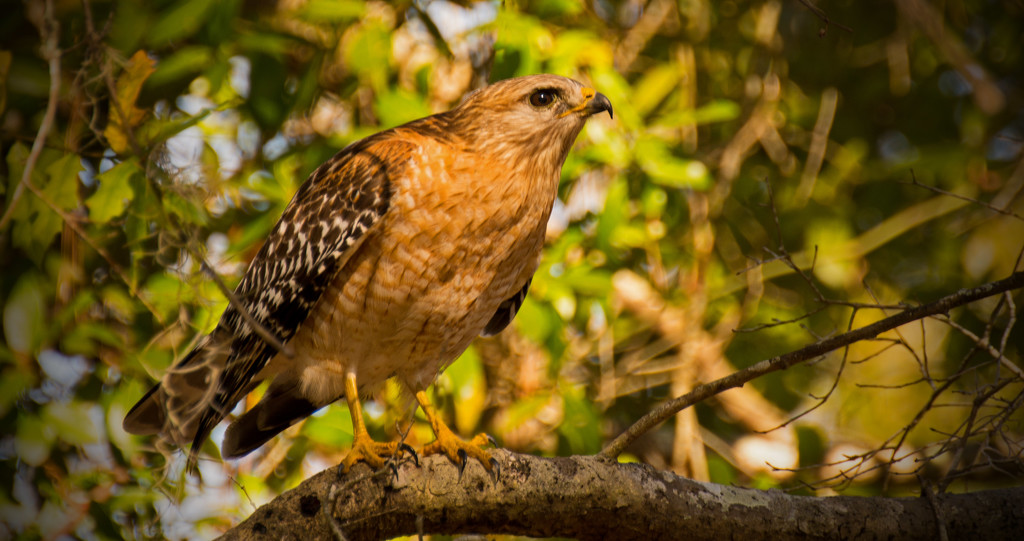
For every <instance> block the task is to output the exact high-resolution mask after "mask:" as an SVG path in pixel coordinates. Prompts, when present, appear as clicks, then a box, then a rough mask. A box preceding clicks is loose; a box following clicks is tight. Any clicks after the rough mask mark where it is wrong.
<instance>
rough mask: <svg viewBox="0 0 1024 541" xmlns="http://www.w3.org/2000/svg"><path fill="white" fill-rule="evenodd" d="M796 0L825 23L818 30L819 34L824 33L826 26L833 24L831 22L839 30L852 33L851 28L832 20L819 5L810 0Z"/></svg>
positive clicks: (822, 34)
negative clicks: (823, 26)
mask: <svg viewBox="0 0 1024 541" xmlns="http://www.w3.org/2000/svg"><path fill="white" fill-rule="evenodd" d="M797 1H798V2H800V3H801V4H803V5H804V7H806V8H807V9H808V10H809V11H810V12H811V13H813V14H815V15H816V16H817V17H818V18H819V19H821V22H823V23H825V28H822V29H821V31H820V32H819V36H824V35H825V31H826V30H827V29H828V27H829V26H830V25H833V24H834V25H836V28H839V29H840V30H846V31H847V32H849V33H851V34H852V33H853V29H852V28H850V27H849V26H846V25H842V24H839V23H837V22H833V21H832V19H831V18H830V17H829V16H828V13H825V10H823V9H821V8H820V7H818V6H816V5H814V4H812V3H811V2H810V0H797Z"/></svg>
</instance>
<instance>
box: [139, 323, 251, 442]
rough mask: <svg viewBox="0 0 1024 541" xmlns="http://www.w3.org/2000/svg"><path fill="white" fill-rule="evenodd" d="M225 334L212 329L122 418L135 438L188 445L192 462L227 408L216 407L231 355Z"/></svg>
mask: <svg viewBox="0 0 1024 541" xmlns="http://www.w3.org/2000/svg"><path fill="white" fill-rule="evenodd" d="M224 334H225V331H223V330H221V329H217V330H215V331H214V332H213V333H212V334H210V335H209V336H206V337H204V338H203V339H202V341H200V343H199V344H198V345H196V347H195V349H193V350H192V351H191V352H190V353H189V354H188V355H187V356H185V358H184V359H182V360H181V361H180V362H178V363H177V364H176V365H175V366H174V367H172V368H171V369H170V370H168V371H167V373H166V374H165V375H164V377H163V379H162V380H161V381H160V383H157V384H156V385H155V386H153V388H152V389H150V390H149V392H148V393H146V395H145V396H143V397H142V399H141V400H139V402H138V403H137V404H135V406H134V407H133V408H132V409H131V410H130V411H129V412H128V414H127V415H125V418H124V423H123V424H122V426H123V427H124V430H125V431H126V432H129V433H131V434H137V435H159V436H160V438H161V439H162V440H163V441H164V442H166V443H169V444H171V445H173V446H176V447H179V448H183V447H185V446H186V445H187V444H188V443H192V449H191V450H190V451H189V458H190V462H191V461H194V459H195V457H196V455H197V453H198V452H199V446H200V445H201V444H202V443H203V442H204V441H205V440H206V438H207V437H208V436H209V435H210V431H211V430H212V429H213V427H214V426H216V425H217V423H219V422H220V421H221V419H223V418H224V417H225V416H227V414H228V413H229V409H230V408H231V404H228V405H223V404H219V402H221V401H222V400H223V398H222V396H221V395H223V393H222V392H221V390H220V379H221V373H222V372H223V371H224V367H225V366H226V364H227V360H228V357H229V356H230V353H231V346H230V340H225V339H224Z"/></svg>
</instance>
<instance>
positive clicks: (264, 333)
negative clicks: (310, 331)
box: [185, 243, 295, 358]
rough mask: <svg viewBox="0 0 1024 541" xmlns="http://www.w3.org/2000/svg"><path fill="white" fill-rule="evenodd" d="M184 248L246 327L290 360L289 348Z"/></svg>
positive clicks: (204, 263) (205, 264)
mask: <svg viewBox="0 0 1024 541" xmlns="http://www.w3.org/2000/svg"><path fill="white" fill-rule="evenodd" d="M185 246H186V248H187V250H188V253H189V255H191V256H192V257H194V258H195V259H196V260H197V261H199V266H200V267H201V268H202V269H203V272H205V273H206V275H207V276H209V277H210V278H211V279H213V283H214V284H216V285H217V289H219V290H220V292H221V293H222V294H223V295H224V297H225V298H227V300H228V302H229V303H231V306H233V307H234V308H235V310H236V311H237V312H238V314H239V315H241V316H242V319H243V320H244V321H245V323H246V325H249V327H250V328H252V329H253V330H254V331H256V334H258V335H260V338H262V339H263V341H264V342H266V343H267V344H270V346H271V347H273V348H274V349H275V350H277V352H278V353H281V354H283V355H284V356H285V357H288V358H291V357H292V356H293V355H294V354H295V352H294V351H293V350H292V348H291V346H289V345H288V344H285V343H284V342H282V341H281V340H280V339H279V338H278V337H277V336H275V335H274V333H272V332H270V330H269V329H267V328H266V326H264V325H263V324H262V323H260V322H259V321H256V318H254V317H252V314H250V313H249V310H248V309H247V308H246V306H245V305H244V304H242V301H241V300H240V299H239V298H238V296H237V295H235V292H234V291H231V289H230V288H228V286H227V284H225V283H224V280H223V279H222V278H221V277H220V275H219V274H217V271H215V270H214V269H213V267H211V266H210V264H209V263H208V262H207V261H206V258H205V257H203V256H202V255H200V254H199V253H198V252H197V251H196V250H193V249H192V246H191V245H189V244H188V243H186V244H185Z"/></svg>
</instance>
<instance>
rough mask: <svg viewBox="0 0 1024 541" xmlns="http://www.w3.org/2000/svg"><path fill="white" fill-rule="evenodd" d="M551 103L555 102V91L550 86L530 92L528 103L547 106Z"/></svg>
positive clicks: (535, 105)
mask: <svg viewBox="0 0 1024 541" xmlns="http://www.w3.org/2000/svg"><path fill="white" fill-rule="evenodd" d="M552 103H555V91H554V90H551V89H550V88H544V89H541V90H534V91H533V94H530V105H532V106H534V107H547V106H548V105H551V104H552Z"/></svg>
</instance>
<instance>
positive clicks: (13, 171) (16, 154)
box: [4, 141, 29, 211]
mask: <svg viewBox="0 0 1024 541" xmlns="http://www.w3.org/2000/svg"><path fill="white" fill-rule="evenodd" d="M28 152H29V150H28V147H27V146H25V144H24V143H22V142H21V141H17V142H15V143H14V144H13V145H11V149H10V150H8V151H7V190H6V191H7V193H14V189H15V188H16V187H17V186H18V183H19V182H21V175H22V173H23V172H24V171H25V162H27V161H28ZM5 202H6V201H5ZM4 210H5V211H6V208H5V209H4Z"/></svg>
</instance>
